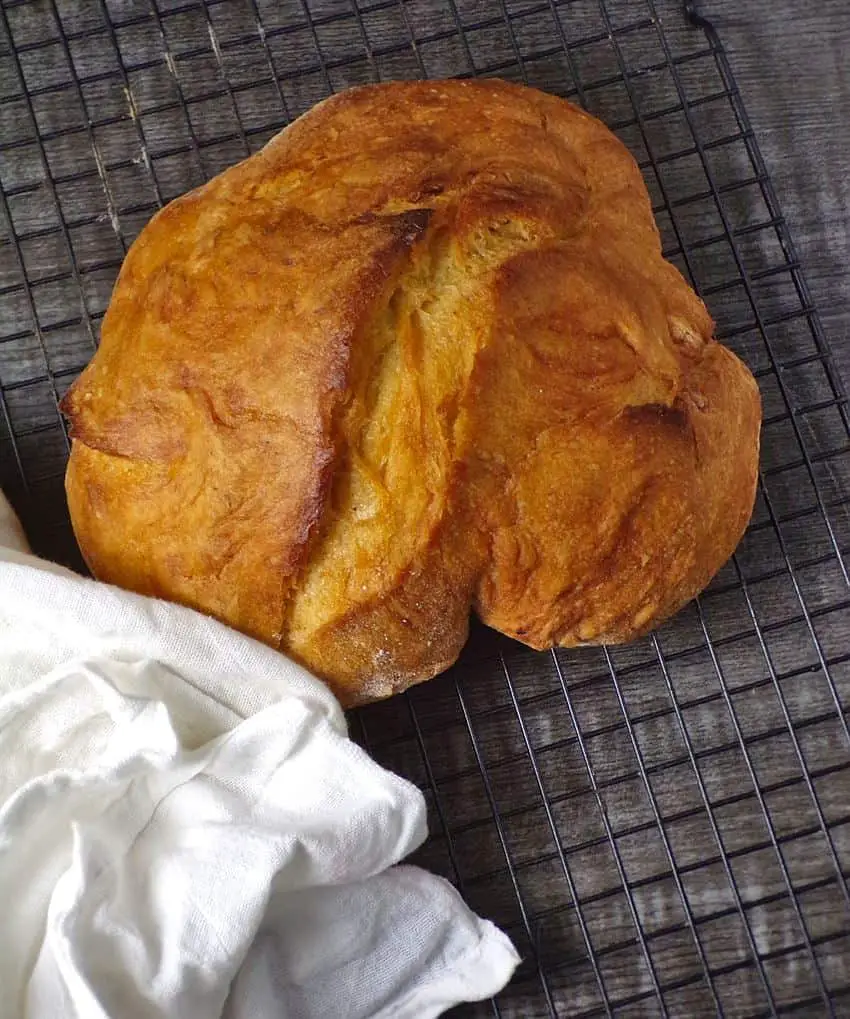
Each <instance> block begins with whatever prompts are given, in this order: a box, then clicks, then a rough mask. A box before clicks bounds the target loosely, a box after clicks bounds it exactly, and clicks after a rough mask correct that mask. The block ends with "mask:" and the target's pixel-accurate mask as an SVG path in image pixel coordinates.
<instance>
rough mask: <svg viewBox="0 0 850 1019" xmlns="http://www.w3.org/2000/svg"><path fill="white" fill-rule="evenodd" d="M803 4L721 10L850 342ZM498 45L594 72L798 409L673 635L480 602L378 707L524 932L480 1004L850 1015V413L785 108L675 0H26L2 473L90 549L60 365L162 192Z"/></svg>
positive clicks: (585, 91) (686, 259)
mask: <svg viewBox="0 0 850 1019" xmlns="http://www.w3.org/2000/svg"><path fill="white" fill-rule="evenodd" d="M803 6H804V5H803V4H802V3H797V2H793V0H779V2H774V3H772V4H761V3H754V2H753V3H748V4H745V5H741V4H738V3H735V2H733V0H705V4H704V9H705V12H706V13H708V14H714V15H716V16H717V18H718V23H719V27H720V31H721V36H722V38H723V39H724V40H726V41H727V42H728V45H729V48H730V58H731V62H732V66H733V68H734V70H735V71H736V73H737V76H738V81H739V85H740V86H741V88H742V90H743V93H744V98H745V99H746V100H747V101H748V104H749V109H750V113H751V115H752V119H753V124H754V128H755V137H756V139H757V140H758V141H759V142H760V143H761V145H762V147H763V149H764V154H765V157H766V159H767V161H768V163H769V165H770V168H771V169H772V171H773V173H774V176H775V181H776V185H777V188H778V190H779V192H780V195H781V198H782V200H783V201H784V204H785V210H786V213H787V216H788V220H789V223H790V225H791V227H792V229H793V232H794V234H795V237H796V240H797V243H798V245H799V248H800V254H801V258H802V261H803V264H804V266H805V268H806V269H807V270H808V275H809V278H810V281H811V284H812V288H813V290H814V292H815V296H816V297H817V299H818V303H819V307H820V310H821V314H822V316H823V319H824V322H825V323H826V324H827V326H828V328H829V332H830V335H831V338H832V341H833V344H834V345H835V348H836V351H837V359H838V360H840V361H841V362H842V365H843V366H844V367H845V369H846V364H847V356H846V355H847V349H846V347H847V345H846V341H845V337H846V335H847V331H848V330H847V266H848V264H850V260H848V257H847V255H848V252H847V223H848V219H847V200H848V199H847V196H848V191H847V188H848V184H847V179H846V178H847V175H846V173H845V169H844V168H845V167H846V166H850V159H849V158H848V155H847V144H848V133H847V128H846V126H845V124H844V119H845V112H844V111H845V110H846V109H847V108H850V107H848V104H847V98H848V97H847V78H846V64H845V63H843V62H842V54H843V53H844V52H846V51H847V50H848V45H850V38H848V30H847V24H846V23H847V13H846V12H844V11H842V8H844V7H845V3H844V0H841V2H839V0H822V2H821V3H819V4H818V10H817V12H815V13H802V12H801V9H802V8H803ZM173 8H179V10H178V11H177V13H168V12H169V11H170V10H171V9H173ZM741 9H743V13H742V10H741ZM107 10H108V11H109V13H110V15H111V21H110V22H109V23H107V21H105V20H104V13H105V12H106V11H107ZM57 11H58V13H59V17H60V21H59V22H57V17H56V12H57ZM258 13H259V14H260V16H261V17H262V19H263V27H264V32H263V33H259V32H258V31H257V20H256V17H257V14H258ZM506 15H509V16H510V31H509V30H508V22H507V20H506ZM116 23H118V24H119V25H120V26H121V27H119V28H117V29H116V28H115V24H116ZM659 23H660V24H661V25H663V28H664V35H663V36H659V34H658V32H657V28H656V26H657V24H659ZM60 26H61V31H60ZM621 29H625V30H624V31H620V30H621ZM62 32H64V33H65V37H64V40H63V36H62ZM511 33H513V38H512V35H511ZM45 39H53V40H55V41H54V42H53V43H51V44H50V45H49V46H46V47H41V46H39V42H40V40H45ZM411 39H413V40H415V45H413V44H411ZM13 43H14V47H13V45H12V44H13ZM565 45H566V46H568V47H569V54H567V53H566V51H565V50H564V46H565ZM66 50H69V51H70V53H71V57H70V59H69V56H68V54H67V53H66ZM119 56H120V59H119ZM670 58H674V59H675V61H676V64H675V67H676V70H675V73H674V72H673V70H672V66H673V65H671V64H670ZM624 70H625V71H627V72H628V74H629V78H628V84H626V82H625V79H624V75H623V72H624ZM481 71H483V72H484V73H492V74H498V75H500V76H505V77H512V78H516V79H518V80H522V79H523V78H525V79H527V80H528V81H530V82H531V83H532V84H535V85H537V86H539V87H543V88H546V89H549V90H550V91H553V92H556V93H559V94H563V95H566V96H569V97H571V98H574V99H579V100H582V101H584V102H585V103H586V105H587V106H588V108H589V109H591V111H592V112H594V113H596V114H597V115H599V116H600V117H602V118H603V119H604V120H606V122H608V123H609V124H611V125H612V126H614V127H615V128H616V129H617V130H618V131H619V133H620V135H621V137H622V138H623V140H624V141H625V142H626V143H627V144H628V145H630V146H631V148H632V149H633V151H634V152H635V155H636V157H637V158H638V159H639V160H640V162H641V164H642V168H643V170H644V173H645V176H646V180H647V185H648V187H649V189H650V193H651V195H652V198H653V202H654V205H655V208H656V210H657V217H658V222H659V226H660V229H661V232H662V236H663V239H664V244H665V247H666V250H667V251H668V253H669V255H670V257H671V258H672V259H673V260H674V261H676V262H677V264H679V265H680V266H681V267H682V269H683V270H684V271H685V272H687V273H689V274H690V276H691V278H692V280H693V282H694V283H695V285H696V286H698V287H699V288H700V290H701V292H702V293H703V294H704V296H705V298H706V300H707V302H708V304H709V306H710V308H711V311H712V313H713V314H714V316H715V318H716V320H717V323H718V329H719V331H720V334H721V335H722V336H723V337H725V338H726V340H727V342H728V343H729V344H730V345H731V346H733V347H734V348H735V349H736V350H737V351H738V352H739V353H740V354H741V355H742V356H744V357H745V358H747V360H748V361H749V363H750V365H751V366H752V368H753V370H754V371H756V372H757V374H758V377H759V382H760V385H761V389H762V394H763V399H764V404H765V419H766V420H765V426H764V429H763V448H762V468H763V486H762V490H761V492H760V495H759V500H758V504H757V507H756V512H755V516H754V520H753V525H752V527H751V528H750V530H749V532H748V534H747V536H746V538H745V539H744V541H743V543H742V545H741V547H740V549H739V551H738V554H737V556H736V558H735V561H734V562H733V563H730V564H729V565H728V566H727V567H726V568H725V569H724V570H723V571H722V572H721V575H720V576H719V577H718V578H716V580H715V581H714V582H713V583H712V585H711V587H710V589H709V590H708V591H707V592H706V594H705V595H704V596H703V597H702V598H701V599H700V602H699V604H698V605H692V606H690V607H688V608H687V609H686V610H685V611H684V612H682V613H681V614H680V615H679V616H677V617H676V618H675V619H674V620H672V621H670V622H669V623H668V624H667V625H665V626H664V627H663V628H662V629H661V630H660V631H659V633H658V634H657V635H655V636H653V637H652V638H648V639H646V640H643V641H640V642H638V643H636V644H634V645H632V646H629V647H627V648H619V649H613V650H611V651H610V652H605V651H603V650H601V649H583V650H578V651H571V652H565V653H558V654H557V655H556V656H553V655H539V654H534V653H532V652H529V651H527V650H525V649H523V648H522V647H520V646H519V645H517V644H514V643H511V642H509V641H503V640H499V639H497V638H495V637H494V636H493V635H492V634H490V633H488V632H486V631H483V630H480V629H476V631H475V633H474V636H473V639H472V640H471V641H470V644H469V646H468V648H467V650H466V652H465V653H464V656H463V659H462V661H461V663H460V664H459V665H458V667H457V668H455V669H452V670H451V671H450V672H449V673H447V674H446V675H444V676H443V677H440V678H439V679H437V680H435V681H433V682H432V683H430V684H426V685H425V686H423V687H421V688H419V689H417V690H416V691H414V692H413V693H412V694H411V695H410V696H409V697H404V698H396V699H394V700H393V701H390V702H388V703H386V704H383V705H378V706H376V707H373V708H371V709H369V710H366V711H363V712H360V713H358V714H357V715H355V716H354V717H353V719H352V724H353V728H354V732H355V734H356V735H357V737H358V738H360V739H361V740H363V742H365V743H366V744H367V746H369V748H370V749H371V750H372V751H373V752H374V753H375V755H376V757H377V758H378V759H379V760H380V761H382V762H383V763H385V764H386V765H387V766H389V767H392V768H394V769H395V770H397V771H398V772H400V773H401V774H404V775H406V776H407V777H408V778H410V779H411V780H412V781H414V782H417V783H418V784H419V785H420V786H421V788H422V790H423V793H424V795H425V797H426V800H427V802H428V806H429V811H430V827H431V832H432V835H431V838H430V839H429V841H428V843H427V844H426V846H425V847H424V848H423V850H422V851H421V853H420V854H419V860H420V862H422V863H423V864H425V865H427V866H429V867H432V868H433V869H434V870H436V871H438V872H440V873H443V874H445V875H446V876H447V877H449V878H451V879H452V880H454V881H455V882H456V883H457V884H458V886H459V887H460V889H461V890H462V892H463V893H464V895H465V896H466V897H467V899H468V901H469V902H470V904H471V905H472V906H473V907H474V908H476V909H478V910H479V911H481V912H482V913H484V914H485V915H488V916H490V917H492V918H493V919H494V920H496V921H497V922H499V923H500V924H502V925H504V926H505V927H506V928H507V929H508V930H509V931H510V933H511V935H512V936H513V937H514V938H515V940H516V942H517V945H518V946H519V948H520V950H521V952H522V953H523V956H524V963H523V966H522V968H521V971H520V973H519V974H518V977H517V979H516V980H515V981H514V983H513V984H512V985H511V987H510V988H509V989H508V990H507V991H506V992H505V993H504V995H502V996H501V998H500V1003H499V1006H498V1008H499V1010H500V1011H498V1012H494V1010H493V1008H492V1007H491V1006H490V1005H483V1006H480V1007H475V1008H470V1009H463V1010H460V1011H459V1014H467V1015H469V1014H473V1015H479V1014H480V1015H484V1014H487V1015H490V1014H500V1015H502V1016H505V1017H515V1019H537V1017H547V1016H574V1015H598V1014H605V1013H606V1012H611V1011H615V1010H616V1014H617V1015H622V1016H630V1017H637V1016H647V1017H652V1016H657V1015H661V1014H665V1012H664V1010H665V1009H666V1014H669V1015H671V1016H681V1017H686V1019H694V1017H700V1016H708V1015H714V1014H717V1013H718V1012H719V1011H720V1010H722V1011H723V1014H725V1015H727V1016H741V1017H745V1016H747V1017H750V1016H755V1015H764V1014H770V1010H771V1009H772V1008H776V1007H778V1006H780V1005H783V1004H785V1005H792V1004H793V1005H796V1006H799V1011H798V1014H802V1015H810V1016H813V1017H815V1016H817V1017H820V1016H824V1015H828V1014H829V1006H828V1005H827V999H828V998H831V999H832V1001H833V1002H834V1014H835V1015H838V1016H840V1015H847V1014H850V893H848V890H847V881H846V877H847V874H848V872H850V781H848V776H850V733H848V727H847V715H846V709H847V705H848V704H850V656H849V655H848V643H847V641H848V633H850V597H848V580H847V567H846V562H845V559H846V555H847V553H848V551H850V455H848V453H847V452H846V447H847V442H848V432H847V427H846V421H845V419H844V418H842V415H841V411H840V408H839V407H838V406H837V405H836V403H835V398H834V394H833V393H832V389H831V381H830V379H829V377H828V375H827V373H826V372H825V370H824V367H823V364H822V362H821V360H820V359H819V354H818V349H817V346H816V343H815V338H814V334H813V332H812V328H811V322H810V320H809V319H808V318H807V316H806V315H805V314H804V312H803V308H802V303H801V297H800V293H799V292H798V289H797V285H796V281H795V277H794V273H793V271H792V270H791V269H790V268H789V266H788V260H787V255H786V253H785V252H784V250H783V247H782V244H781V237H780V235H779V234H777V231H776V229H775V228H774V226H773V225H772V223H771V220H772V213H771V209H770V208H769V204H768V202H767V201H766V199H765V195H764V194H763V192H762V190H761V187H760V185H759V184H758V183H757V182H755V183H754V182H753V179H752V178H753V174H754V163H753V158H752V155H753V154H752V151H751V146H752V143H753V140H752V139H749V138H746V137H743V136H742V135H741V132H740V123H739V119H738V118H739V114H740V111H739V110H737V109H736V107H735V106H734V101H733V100H730V98H729V96H728V95H727V89H726V86H727V85H728V82H724V79H723V75H722V73H721V70H720V68H719V65H718V63H717V61H716V59H715V56H714V54H712V53H711V52H710V50H708V49H707V40H706V37H705V35H704V34H703V33H702V32H700V31H698V30H695V29H692V28H689V27H688V26H687V25H686V23H685V21H684V19H683V17H682V14H681V5H680V4H679V2H678V0H654V2H653V0H606V3H605V5H604V6H601V5H600V3H599V2H598V0H552V3H551V4H550V3H549V0H544V2H537V0H504V3H503V2H502V0H404V4H403V6H402V5H401V3H400V2H396V0H390V2H371V0H370V2H366V0H362V2H361V3H360V6H359V7H358V8H354V7H352V5H351V3H350V2H349V0H309V2H308V3H307V4H306V6H305V5H304V4H303V3H302V2H301V0H222V2H216V3H210V4H209V6H208V8H206V9H205V8H204V7H202V6H199V5H197V4H192V3H186V2H184V0H158V3H157V6H156V8H154V7H153V6H152V5H151V3H150V2H149V0H109V3H108V5H105V4H101V3H99V2H91V3H88V2H87V3H82V2H77V0H56V4H55V5H54V2H53V0H34V2H31V3H26V4H17V3H16V4H14V5H10V6H9V7H8V10H6V9H5V8H4V11H3V16H2V19H0V184H2V191H3V207H2V208H0V302H2V309H0V310H2V314H0V387H2V394H3V400H2V407H0V410H2V414H0V484H2V486H3V487H4V488H5V489H6V490H7V491H8V492H9V494H10V496H11V497H12V498H13V500H14V501H15V503H16V505H17V506H18V508H19V509H20V511H21V514H22V516H23V519H24V523H25V525H26V526H27V528H28V530H29V533H30V536H31V538H32V540H33V542H34V544H35V545H36V547H37V549H38V550H39V551H41V552H43V553H44V554H46V555H49V556H52V557H56V558H58V559H62V560H64V561H66V562H69V563H72V564H79V559H78V557H77V556H76V554H75V551H74V545H73V540H72V537H71V535H70V531H69V528H68V520H67V512H66V510H65V506H64V500H63V494H62V470H63V466H64V462H65V456H66V453H67V439H66V435H65V433H64V431H63V429H62V426H61V423H60V419H59V417H58V414H57V410H56V398H57V396H59V395H61V393H62V392H63V391H64V390H65V388H67V386H68V385H69V384H70V383H71V381H72V380H73V378H74V377H75V375H76V373H77V372H78V371H79V370H80V368H81V367H82V366H83V365H84V364H85V362H86V360H87V358H88V357H89V356H90V354H91V350H92V349H93V346H94V343H95V342H96V338H97V331H98V327H99V322H100V319H101V317H102V314H103V311H104V309H105V307H106V304H107V302H108V299H109V293H110V288H111V285H112V282H113V280H114V278H115V274H116V272H117V269H118V266H119V265H120V261H121V257H122V255H123V252H124V251H125V250H126V246H127V245H128V244H129V243H131V242H132V239H133V238H134V236H135V235H136V234H137V233H138V231H139V229H140V228H141V227H142V225H143V224H144V223H145V222H146V220H147V219H148V218H149V217H150V215H151V214H152V213H153V211H154V210H155V209H156V207H157V205H158V203H159V202H160V201H167V200H169V199H170V198H172V197H174V196H176V195H178V194H180V193H182V192H183V191H185V190H187V189H188V188H189V187H191V186H193V185H195V184H197V183H199V182H200V181H202V180H203V179H205V178H207V177H209V176H211V175H212V174H214V173H215V172H217V171H218V170H219V169H221V168H223V167H224V166H227V165H229V164H231V163H232V162H234V161H236V160H237V159H240V158H242V157H243V156H244V155H245V154H246V153H247V152H250V151H253V150H256V148H258V147H259V146H260V145H262V143H263V142H264V141H265V139H267V138H268V137H270V136H271V134H273V133H274V132H275V131H276V130H278V129H279V128H280V127H281V126H282V125H283V124H284V123H285V122H286V120H287V118H288V117H290V116H293V115H296V114H297V113H299V112H301V111H303V110H304V109H306V108H308V107H309V106H310V105H311V104H312V103H314V102H315V101H317V100H318V99H320V98H322V97H323V96H324V95H326V94H327V93H328V91H330V90H331V89H339V88H341V87H343V86H346V85H351V84H356V83H357V82H360V81H367V80H371V79H374V78H376V77H383V78H389V77H409V76H421V75H423V74H427V75H430V76H434V77H438V76H444V75H455V74H470V73H473V72H481ZM272 72H273V74H272ZM24 86H25V88H24ZM711 97H714V98H711ZM707 99H710V101H706V100H707ZM683 100H685V101H686V104H687V105H685V104H683V102H682V101H683ZM187 102H188V103H189V106H188V108H187V107H186V105H185V104H186V103H187ZM636 110H637V112H638V113H639V114H640V117H636V116H635V113H636ZM713 191H715V192H716V196H715V194H713V193H712V192H713ZM718 198H719V200H717V199H718ZM728 231H734V232H735V243H734V245H732V244H730V242H729V239H728V237H727V236H726V234H727V232H728ZM791 408H793V413H792V412H791ZM13 436H14V441H13V438H12V437H13ZM842 995H843V996H842ZM662 1001H663V1006H662Z"/></svg>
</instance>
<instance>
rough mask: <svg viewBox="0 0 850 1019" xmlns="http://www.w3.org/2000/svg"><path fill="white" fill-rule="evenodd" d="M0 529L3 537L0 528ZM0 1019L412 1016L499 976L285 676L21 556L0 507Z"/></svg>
mask: <svg viewBox="0 0 850 1019" xmlns="http://www.w3.org/2000/svg"><path fill="white" fill-rule="evenodd" d="M4 527H5V531H3V529H4ZM0 531H3V533H0V545H3V546H6V547H5V549H4V550H3V551H0V902H2V904H3V907H2V919H0V1017H2V1019H6V1017H9V1019H22V1017H27V1019H66V1017H74V1019H77V1017H79V1019H106V1017H110V1019H125V1017H132V1019H147V1017H154V1016H156V1017H158V1019H159V1017H180V1019H195V1017H197V1019H211V1017H213V1016H224V1017H227V1019H273V1017H274V1019H313V1017H317V1019H318V1017H321V1019H361V1017H362V1019H366V1017H386V1019H389V1017H393V1019H405V1017H410V1019H427V1017H428V1016H436V1015H439V1014H441V1012H443V1011H444V1010H445V1009H447V1008H449V1007H451V1006H452V1005H454V1004H456V1003H458V1002H460V1001H467V1000H476V999H480V998H485V997H488V996H490V995H491V994H494V993H495V992H496V991H498V990H499V989H500V988H501V987H502V986H503V985H504V984H505V983H506V982H507V980H508V979H509V978H510V975H511V973H512V972H513V970H514V968H515V966H516V964H517V962H518V958H517V955H516V953H515V951H514V949H513V947H512V946H511V944H510V942H509V941H508V939H507V938H506V937H505V935H504V934H502V933H501V932H500V931H498V930H497V929H496V928H495V927H493V925H492V924H490V923H488V922H487V921H485V920H482V919H480V918H479V917H477V916H475V915H474V914H473V913H471V912H470V911H469V909H468V908H467V907H466V906H465V905H464V903H463V902H462V901H461V899H460V898H459V896H458V895H457V893H456V892H455V891H454V889H453V888H452V887H451V886H450V885H449V884H447V883H446V882H444V881H442V880H441V879H439V878H436V877H434V876H432V875H430V874H427V873H425V872H424V871H421V870H419V869H417V868H414V867H409V866H394V865H395V864H397V863H398V861H400V860H402V859H403V858H404V857H405V856H406V855H407V854H408V853H409V852H411V850H413V849H414V848H415V847H416V846H417V845H419V844H420V843H421V842H422V840H423V839H424V838H425V835H426V825H425V808H424V802H423V798H422V796H421V794H420V793H419V791H418V790H417V789H416V788H415V787H414V786H412V785H410V784H408V783H407V782H405V781H403V780H402V779H400V778H398V777H396V776H394V775H392V774H390V773H388V772H386V771H384V770H383V769H381V768H380V767H379V766H378V765H377V764H375V763H374V762H373V761H372V760H371V759H370V758H369V757H368V756H367V755H366V754H365V753H364V752H363V751H362V750H361V749H360V748H359V747H357V746H356V745H355V744H354V743H352V742H351V741H350V740H349V739H348V738H347V735H346V726H345V720H344V717H343V714H342V712H341V710H340V708H339V706H338V704H337V702H336V700H335V699H334V698H333V696H332V695H331V694H330V693H329V692H328V690H327V689H326V688H325V687H324V686H323V685H322V684H321V683H319V682H318V681H317V680H315V679H314V678H313V677H312V676H310V675H309V674H308V673H306V672H305V671H304V670H303V669H301V668H300V667H298V666H297V665H295V664H294V663H293V662H291V661H289V660H288V659H286V658H284V657H283V656H281V655H278V654H276V653H275V652H273V651H271V650H269V649H267V648H265V647H263V646H261V645H260V644H258V643H256V642H254V641H251V640H249V639H247V638H245V637H242V636H240V635H239V634H236V633H234V632H232V631H230V630H228V629H227V628H226V627H224V626H221V625H220V624H218V623H216V622H214V621H212V620H210V619H207V618H205V617H203V616H201V615H198V614H196V613H194V612H190V611H188V610H186V609H182V608H179V607H177V606H173V605H166V604H164V603H162V602H157V601H154V600H151V599H146V598H141V597H138V596H135V595H130V594H127V593H125V592H121V591H118V590H116V589H114V588H110V587H107V586H105V585H101V584H95V583H94V582H93V581H89V580H85V579H82V578H80V577H77V576H76V575H74V574H72V573H70V572H69V571H66V570H64V569H62V568H60V567H57V566H54V565H50V564H46V563H44V562H43V561H41V560H38V559H35V558H33V557H32V556H30V555H28V554H27V553H26V551H25V548H26V546H25V542H24V540H23V537H22V532H21V531H20V529H19V528H18V526H17V521H16V520H15V518H14V515H13V514H11V513H10V512H9V511H8V507H7V506H6V505H5V503H4V500H3V499H2V496H0Z"/></svg>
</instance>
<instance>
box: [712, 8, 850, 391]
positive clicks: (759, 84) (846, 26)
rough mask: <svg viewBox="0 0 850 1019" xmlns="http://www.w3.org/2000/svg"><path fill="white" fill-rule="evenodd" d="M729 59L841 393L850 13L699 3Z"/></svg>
mask: <svg viewBox="0 0 850 1019" xmlns="http://www.w3.org/2000/svg"><path fill="white" fill-rule="evenodd" d="M697 6H698V7H699V9H700V10H701V11H702V13H703V14H704V15H705V16H706V17H710V18H711V19H712V20H713V21H714V23H715V25H716V27H717V29H718V31H719V32H720V34H721V37H722V39H723V42H724V45H725V46H726V50H727V52H728V53H729V57H730V60H731V62H732V66H733V68H734V71H735V75H736V77H737V80H738V85H739V86H740V88H741V92H742V93H743V96H744V100H745V102H746V104H747V109H748V110H749V113H750V117H751V119H752V121H753V127H754V128H755V131H756V135H757V137H758V140H759V144H760V146H761V150H762V155H763V156H764V158H765V161H766V162H767V164H768V168H769V170H770V172H771V176H772V177H773V183H774V185H775V187H776V190H777V192H778V194H779V198H780V201H781V202H782V206H783V209H784V212H785V215H786V218H787V220H788V223H789V226H790V227H791V230H792V232H793V234H794V240H795V242H796V244H797V248H798V251H799V254H800V258H801V261H802V263H803V266H804V268H805V270H806V274H807V277H808V280H809V284H810V286H811V288H812V294H813V296H814V298H815V302H816V303H817V304H818V305H819V307H820V309H821V317H822V319H823V322H824V326H825V328H826V331H827V335H828V336H829V340H830V344H831V346H832V349H833V354H834V356H835V361H836V364H837V365H838V367H839V369H840V371H841V375H842V379H843V382H844V388H845V390H847V388H848V381H850V3H848V2H847V0H815V2H813V3H809V2H804V0H771V2H770V3H760V2H758V0H744V2H739V0H702V2H701V3H700V4H698V5H697Z"/></svg>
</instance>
